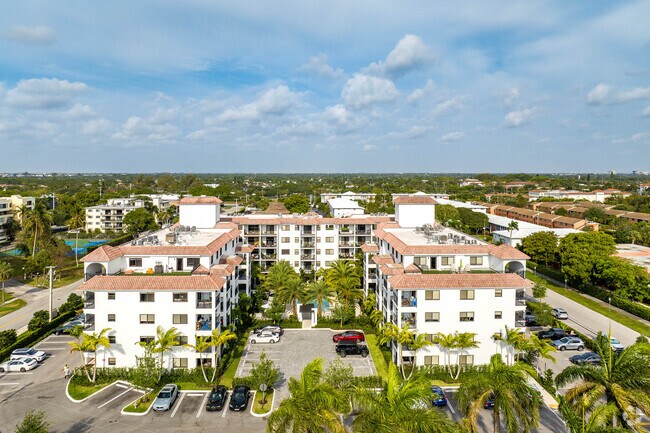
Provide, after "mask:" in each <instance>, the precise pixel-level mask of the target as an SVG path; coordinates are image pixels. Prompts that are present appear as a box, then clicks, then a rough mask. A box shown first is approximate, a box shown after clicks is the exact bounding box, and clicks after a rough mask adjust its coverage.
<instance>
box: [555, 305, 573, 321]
mask: <svg viewBox="0 0 650 433" xmlns="http://www.w3.org/2000/svg"><path fill="white" fill-rule="evenodd" d="M551 314H552V315H553V317H555V318H556V319H560V320H565V319H568V318H569V313H567V312H566V310H565V309H564V308H553V309H552V310H551Z"/></svg>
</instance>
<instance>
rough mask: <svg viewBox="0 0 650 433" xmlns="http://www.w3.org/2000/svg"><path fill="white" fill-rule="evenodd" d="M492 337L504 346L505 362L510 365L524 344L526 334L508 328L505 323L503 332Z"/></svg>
mask: <svg viewBox="0 0 650 433" xmlns="http://www.w3.org/2000/svg"><path fill="white" fill-rule="evenodd" d="M494 339H495V340H496V341H501V343H502V344H503V345H505V346H506V352H507V353H506V364H508V365H512V364H514V363H515V358H516V356H517V353H518V351H519V350H522V349H523V347H524V345H525V340H526V335H525V334H523V333H522V332H521V331H520V330H519V329H517V328H508V326H507V325H506V332H505V334H495V336H494Z"/></svg>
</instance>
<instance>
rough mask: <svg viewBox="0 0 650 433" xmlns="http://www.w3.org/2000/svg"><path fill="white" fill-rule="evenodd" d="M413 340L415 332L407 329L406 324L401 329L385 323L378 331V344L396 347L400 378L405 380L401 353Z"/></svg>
mask: <svg viewBox="0 0 650 433" xmlns="http://www.w3.org/2000/svg"><path fill="white" fill-rule="evenodd" d="M414 340H415V332H413V331H411V330H410V329H409V326H408V324H404V326H403V327H402V328H400V327H399V326H397V325H396V324H394V323H390V322H389V323H386V324H384V326H382V327H381V328H380V329H379V344H389V343H391V344H393V345H397V349H398V355H397V356H398V358H397V359H398V361H399V365H400V371H401V372H402V378H404V379H406V372H405V371H404V360H403V358H402V351H403V350H404V347H405V346H407V347H410V346H411V344H413V342H414Z"/></svg>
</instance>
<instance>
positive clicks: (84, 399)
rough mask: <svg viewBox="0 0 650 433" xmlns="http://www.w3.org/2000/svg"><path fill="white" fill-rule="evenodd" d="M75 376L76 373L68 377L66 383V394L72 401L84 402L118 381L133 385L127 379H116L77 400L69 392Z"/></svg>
mask: <svg viewBox="0 0 650 433" xmlns="http://www.w3.org/2000/svg"><path fill="white" fill-rule="evenodd" d="M73 377H74V375H72V376H71V377H70V379H68V383H66V384H65V396H66V397H68V400H70V401H71V402H73V403H83V402H84V401H86V400H88V399H89V398H90V397H92V396H95V395H97V394H99V393H100V392H102V391H104V390H105V389H107V388H108V387H110V386H113V385H115V384H116V383H118V382H119V383H126V384H129V385H131V384H130V383H128V382H125V381H123V380H116V381H115V382H112V383H109V384H108V385H106V386H105V387H103V388H102V389H100V390H98V391H95V392H93V393H92V394H90V395H89V396H88V397H84V398H82V399H81V400H75V399H74V398H72V396H71V395H70V393H69V392H68V387H69V386H70V382H71V381H72V378H73Z"/></svg>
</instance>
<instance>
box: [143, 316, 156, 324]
mask: <svg viewBox="0 0 650 433" xmlns="http://www.w3.org/2000/svg"><path fill="white" fill-rule="evenodd" d="M155 321H156V315H155V314H140V323H154V322H155Z"/></svg>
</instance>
